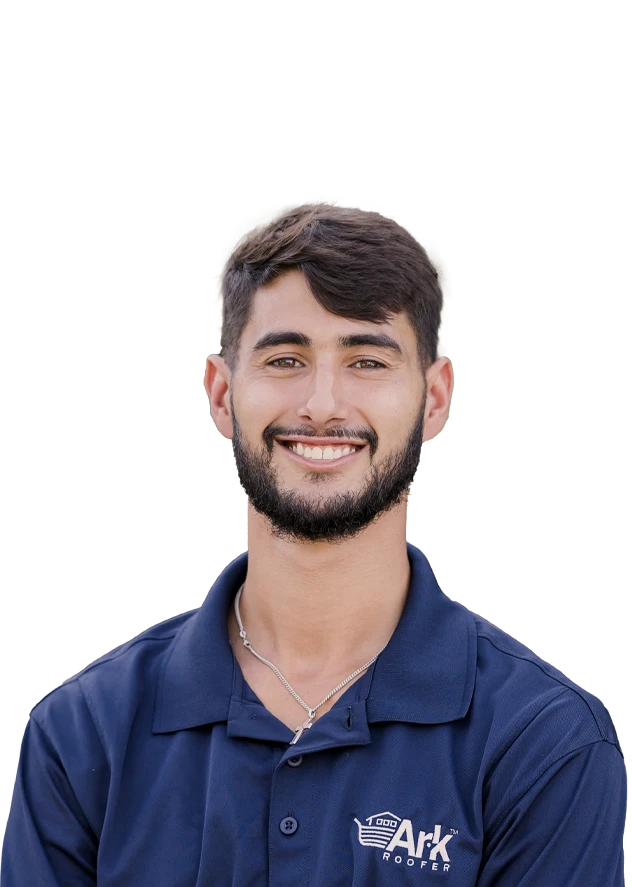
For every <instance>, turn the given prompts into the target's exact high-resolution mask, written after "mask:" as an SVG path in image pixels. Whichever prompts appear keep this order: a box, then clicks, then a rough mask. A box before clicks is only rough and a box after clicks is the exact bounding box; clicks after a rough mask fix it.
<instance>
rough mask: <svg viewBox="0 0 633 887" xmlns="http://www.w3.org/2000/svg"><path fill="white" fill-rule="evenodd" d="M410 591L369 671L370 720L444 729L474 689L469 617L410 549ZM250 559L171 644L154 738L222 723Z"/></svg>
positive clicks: (243, 559) (228, 574) (224, 579)
mask: <svg viewBox="0 0 633 887" xmlns="http://www.w3.org/2000/svg"><path fill="white" fill-rule="evenodd" d="M407 554H408V557H409V562H410V565H411V582H410V586H409V593H408V595H407V600H406V603H405V606H404V609H403V611H402V616H401V617H400V621H399V623H398V625H397V627H396V630H395V631H394V633H393V635H392V637H391V640H390V641H389V643H388V645H387V647H386V648H385V650H384V651H383V652H382V653H381V654H380V656H379V657H378V660H377V661H376V665H375V668H374V673H373V678H372V681H371V686H370V689H369V695H368V697H367V700H366V706H367V720H368V722H369V723H372V722H374V723H375V722H378V721H405V722H410V723H416V724H441V723H447V722H449V721H453V720H456V719H458V718H462V717H464V715H465V714H466V712H467V711H468V708H469V706H470V701H471V698H472V694H473V688H474V684H475V668H476V657H477V649H476V628H475V620H474V617H473V614H472V613H470V612H469V611H468V610H467V609H466V608H465V607H463V606H461V604H458V603H456V602H455V601H452V600H450V598H448V597H446V595H445V594H443V592H442V591H441V589H440V587H439V585H438V584H437V581H436V579H435V576H434V574H433V571H432V569H431V567H430V564H429V562H428V560H427V559H426V557H425V556H424V555H423V554H422V552H421V551H420V550H419V549H418V548H416V547H415V546H413V545H411V544H410V543H407ZM247 568H248V554H247V553H244V554H241V555H239V557H237V558H235V560H233V561H232V562H231V563H230V564H229V565H228V566H227V567H225V569H224V570H223V571H222V573H220V575H219V576H218V578H217V579H216V581H215V583H214V584H213V587H212V588H211V590H210V592H209V594H208V595H207V597H206V599H205V601H204V603H203V604H202V606H201V607H200V608H199V609H198V610H197V611H196V612H195V613H194V615H193V616H192V617H191V618H190V619H188V620H187V622H185V624H184V625H183V626H182V628H181V629H180V631H179V632H178V634H177V635H176V637H175V638H174V640H173V641H172V643H171V645H170V647H169V649H168V651H167V654H166V656H165V662H164V665H163V667H162V669H161V674H160V677H159V681H158V687H157V693H156V706H155V712H154V724H153V732H154V733H171V732H173V731H175V730H186V729H189V728H192V727H199V726H202V725H203V724H212V723H216V722H219V721H227V720H228V718H229V708H230V705H231V695H232V689H233V672H234V669H235V668H236V667H237V665H236V662H235V658H234V656H233V651H232V649H231V645H230V643H229V638H228V631H227V618H228V612H229V607H230V606H231V604H232V602H233V599H234V597H235V595H236V593H237V590H238V588H239V587H240V585H241V584H242V583H243V582H244V580H245V579H246V572H247Z"/></svg>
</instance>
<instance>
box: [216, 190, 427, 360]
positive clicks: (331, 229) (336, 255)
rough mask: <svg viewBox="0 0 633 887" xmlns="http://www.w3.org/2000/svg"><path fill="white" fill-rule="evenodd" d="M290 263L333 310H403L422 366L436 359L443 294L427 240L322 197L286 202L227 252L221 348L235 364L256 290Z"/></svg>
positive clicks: (343, 313) (355, 313)
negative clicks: (267, 221)
mask: <svg viewBox="0 0 633 887" xmlns="http://www.w3.org/2000/svg"><path fill="white" fill-rule="evenodd" d="M293 268H295V269H298V270H299V271H301V272H302V273H303V275H304V276H305V279H306V281H307V283H308V286H309V287H310V290H311V292H312V294H313V296H314V298H315V299H316V300H317V302H319V304H320V305H322V306H323V307H324V308H325V309H326V310H327V311H330V312H331V313H332V314H337V315H339V316H340V317H347V318H351V319H353V320H368V321H373V322H384V321H386V320H388V319H389V318H390V317H391V316H392V315H393V314H399V313H400V312H402V311H404V312H406V314H407V315H408V318H409V320H410V322H411V325H412V327H413V329H414V330H415V334H416V338H417V343H418V356H419V359H420V365H421V366H422V367H423V368H424V369H425V368H426V367H427V366H428V365H429V364H431V363H433V362H434V361H435V360H437V340H438V332H439V327H440V319H441V312H442V303H443V298H442V290H441V288H440V284H439V280H438V274H437V271H436V269H435V267H434V266H433V264H432V262H431V261H430V259H429V257H428V256H427V254H426V251H425V250H424V248H423V247H422V246H420V244H419V243H418V242H417V240H415V239H414V238H413V237H412V236H411V235H410V234H409V232H408V231H405V229H404V228H401V227H400V225H398V224H396V222H394V221H392V220H391V219H388V218H385V216H381V215H380V214H379V213H375V212H365V211H363V210H360V209H348V208H345V207H339V206H332V205H330V204H325V203H319V204H307V205H304V206H299V207H297V208H296V209H291V210H289V211H288V212H285V213H283V215H281V216H279V217H278V218H276V219H274V220H273V221H272V222H271V223H270V224H268V225H266V226H265V227H262V228H256V229H255V230H254V231H251V232H250V233H249V234H247V235H246V236H245V237H244V238H243V239H242V240H241V241H240V242H239V243H238V245H237V247H236V248H235V250H234V252H233V254H232V255H231V257H230V259H229V260H228V262H227V264H226V267H225V269H224V273H223V275H222V299H223V304H222V335H221V340H220V342H221V349H220V356H221V357H224V358H225V360H226V361H227V363H228V365H229V367H230V368H231V370H232V371H233V370H234V368H235V366H236V364H237V354H238V349H239V343H240V339H241V336H242V332H243V330H244V327H245V326H246V324H247V323H248V321H249V318H250V313H251V305H252V300H253V295H254V293H255V291H256V290H258V289H259V288H260V287H265V286H266V285H267V284H269V283H272V282H273V281H274V280H275V278H277V277H279V276H280V275H281V274H283V273H284V272H286V271H289V270H290V269H293Z"/></svg>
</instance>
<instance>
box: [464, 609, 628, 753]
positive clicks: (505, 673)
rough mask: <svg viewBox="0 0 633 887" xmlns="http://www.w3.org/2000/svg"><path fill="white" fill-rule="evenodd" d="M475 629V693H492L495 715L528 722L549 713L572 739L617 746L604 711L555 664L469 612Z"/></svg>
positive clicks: (607, 713)
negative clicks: (599, 741)
mask: <svg viewBox="0 0 633 887" xmlns="http://www.w3.org/2000/svg"><path fill="white" fill-rule="evenodd" d="M472 616H473V618H474V622H475V626H476V632H477V680H476V689H475V693H476V694H478V695H479V697H480V699H481V697H483V696H487V697H491V696H492V698H493V699H494V702H495V704H496V707H497V713H496V714H497V717H498V718H503V719H504V720H506V721H508V722H515V721H517V720H518V721H525V722H526V724H527V722H528V721H530V720H532V719H533V718H535V717H537V716H538V715H539V714H540V713H543V712H545V711H548V712H549V715H550V717H551V718H552V719H554V720H556V718H557V715H558V717H559V718H561V719H562V721H563V722H562V723H561V724H560V726H561V727H564V728H565V734H566V735H567V736H569V734H570V732H572V731H573V730H577V731H578V736H577V739H578V740H579V741H583V740H586V741H588V742H590V741H597V740H606V741H607V742H611V743H613V744H614V745H618V739H617V734H616V732H615V728H614V725H613V722H612V720H611V717H610V715H609V712H608V711H607V709H606V708H605V706H604V705H603V704H602V702H601V701H600V699H598V698H597V697H596V696H594V695H592V694H591V693H589V692H587V691H586V690H584V689H583V688H582V687H580V686H579V685H578V684H576V683H574V681H572V680H571V679H570V678H568V677H567V676H566V675H565V674H563V672H561V671H559V669H558V668H556V667H555V666H553V665H551V664H550V663H549V662H546V661H545V660H543V659H541V658H540V657H539V656H537V654H536V653H534V652H533V651H532V650H530V649H529V648H528V647H526V646H525V645H524V644H522V643H521V642H520V641H518V640H516V639H515V638H513V637H511V636H510V635H509V634H507V633H506V632H505V631H503V630H501V629H500V628H498V627H497V626H496V625H493V624H492V623H491V622H489V621H488V620H486V619H483V618H482V617H480V616H477V615H476V614H474V613H473V614H472Z"/></svg>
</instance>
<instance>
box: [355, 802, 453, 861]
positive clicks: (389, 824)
mask: <svg viewBox="0 0 633 887" xmlns="http://www.w3.org/2000/svg"><path fill="white" fill-rule="evenodd" d="M354 822H355V823H356V825H357V826H358V841H359V843H360V844H362V845H363V847H375V848H377V849H379V850H382V854H381V856H382V860H383V862H391V863H394V864H395V865H405V866H408V867H409V868H412V867H414V866H416V867H419V868H421V869H425V868H429V869H431V870H432V871H435V872H438V871H442V872H448V871H449V870H450V867H451V858H450V856H449V854H448V849H447V846H448V843H449V841H451V840H452V839H453V838H454V837H455V836H456V835H457V834H458V830H457V829H454V828H451V829H444V828H443V826H441V825H437V824H435V825H434V827H433V831H429V832H427V831H426V829H421V830H418V831H417V834H416V832H415V831H414V828H413V823H412V821H411V820H410V819H403V818H402V817H400V816H396V814H395V813H390V812H389V811H388V810H387V811H385V812H384V813H374V814H373V816H368V817H367V819H366V820H365V822H364V823H362V822H360V820H358V819H356V818H355V819H354Z"/></svg>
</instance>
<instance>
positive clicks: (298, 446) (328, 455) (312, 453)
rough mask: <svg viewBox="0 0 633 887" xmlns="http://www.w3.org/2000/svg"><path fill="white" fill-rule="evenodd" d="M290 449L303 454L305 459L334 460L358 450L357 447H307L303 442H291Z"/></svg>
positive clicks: (300, 454)
mask: <svg viewBox="0 0 633 887" xmlns="http://www.w3.org/2000/svg"><path fill="white" fill-rule="evenodd" d="M290 449H291V450H292V452H293V453H297V454H298V455H299V456H303V457H304V459H316V460H317V461H321V460H333V459H341V458H342V457H343V456H349V455H350V453H355V452H356V447H342V448H341V447H337V448H336V449H334V447H329V446H328V447H306V446H304V445H303V444H302V443H291V444H290Z"/></svg>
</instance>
